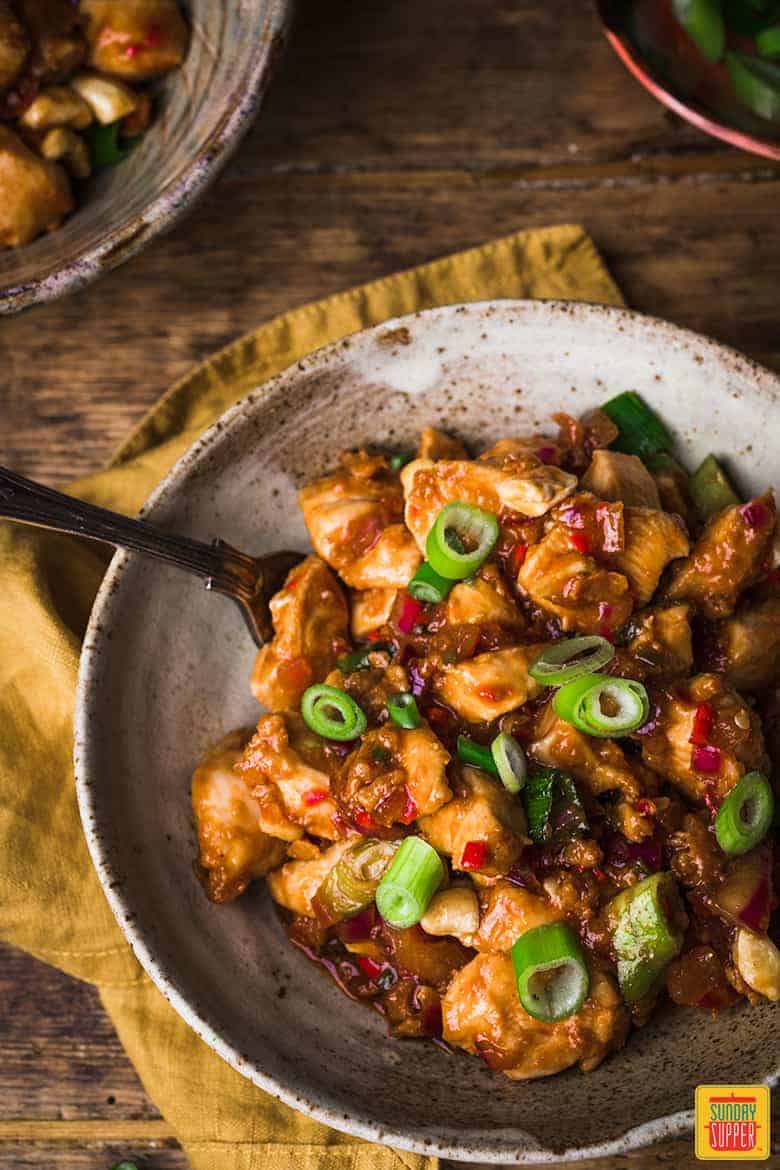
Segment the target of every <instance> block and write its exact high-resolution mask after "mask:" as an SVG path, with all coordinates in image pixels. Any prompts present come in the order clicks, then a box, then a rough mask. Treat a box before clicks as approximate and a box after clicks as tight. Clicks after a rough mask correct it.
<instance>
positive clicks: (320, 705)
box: [301, 683, 368, 741]
mask: <svg viewBox="0 0 780 1170" xmlns="http://www.w3.org/2000/svg"><path fill="white" fill-rule="evenodd" d="M301 715H302V716H303V720H304V723H305V724H306V726H307V727H308V728H309V729H310V730H311V731H316V733H317V735H321V736H323V737H324V738H325V739H338V740H343V741H346V740H350V739H357V737H358V736H359V735H362V734H363V732H364V731H365V730H366V727H367V726H368V723H367V720H366V717H365V715H364V714H363V712H362V711H361V709H360V707H358V705H357V703H356V702H355V700H354V699H353V698H352V696H351V695H347V694H345V692H344V691H340V690H339V689H338V687H329V686H327V684H326V683H317V684H315V686H313V687H307V689H306V690H305V691H304V692H303V698H302V699H301Z"/></svg>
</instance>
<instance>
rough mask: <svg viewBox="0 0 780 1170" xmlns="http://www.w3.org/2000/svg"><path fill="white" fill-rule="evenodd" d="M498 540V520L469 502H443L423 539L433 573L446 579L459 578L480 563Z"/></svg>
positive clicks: (459, 579) (482, 562) (472, 571)
mask: <svg viewBox="0 0 780 1170" xmlns="http://www.w3.org/2000/svg"><path fill="white" fill-rule="evenodd" d="M497 540H498V520H497V519H496V517H495V516H494V515H493V513H492V512H485V511H483V509H482V508H477V507H475V506H474V505H473V504H465V503H463V502H461V501H456V502H455V503H452V504H446V505H445V507H443V508H442V510H441V511H440V512H439V514H438V516H437V517H436V519H435V521H434V523H433V527H432V528H431V530H430V532H429V533H428V539H427V540H426V542H425V555H426V557H427V559H428V563H429V564H430V565H431V568H432V569H433V570H434V572H436V573H438V574H439V575H440V576H442V577H446V578H447V580H448V581H462V580H463V578H464V577H469V576H470V575H471V574H472V573H475V572H476V571H477V569H478V568H479V567H480V565H482V564H484V562H485V561H486V560H487V558H488V557H489V556H490V554H491V552H492V551H493V549H494V547H495V544H496V541H497Z"/></svg>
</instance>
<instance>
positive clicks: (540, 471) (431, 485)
mask: <svg viewBox="0 0 780 1170" xmlns="http://www.w3.org/2000/svg"><path fill="white" fill-rule="evenodd" d="M401 482H402V484H403V487H404V496H405V499H406V508H405V513H404V515H405V518H406V526H407V528H409V530H410V531H411V532H412V534H413V535H414V538H415V540H416V541H417V544H418V546H419V548H420V549H421V551H422V552H423V553H424V552H425V541H426V538H427V536H428V533H429V531H430V530H431V528H432V527H433V522H434V520H435V519H436V517H437V516H438V514H439V512H440V511H441V510H442V508H443V507H444V505H445V504H451V503H453V502H454V501H456V500H459V501H462V502H464V503H466V504H475V505H476V506H477V507H479V508H483V509H484V510H485V511H486V512H492V513H494V514H495V515H496V516H497V515H498V514H499V513H500V512H501V511H502V510H505V509H510V510H511V511H513V512H520V513H522V514H523V515H524V516H543V515H544V514H545V512H549V510H550V508H552V507H554V505H555V504H558V503H560V501H561V500H562V499H564V497H566V496H568V495H570V493H571V492H573V491H574V489H575V487H576V486H577V481H576V479H575V478H574V476H573V475H569V474H568V472H566V471H561V470H560V468H558V467H551V466H548V465H547V464H544V463H542V461H541V460H540V459H537V458H536V456H534V455H513V454H509V455H505V456H503V457H502V458H498V459H480V460H477V461H471V460H465V459H454V460H446V459H441V460H439V461H438V462H437V463H434V462H433V460H431V459H415V460H413V461H412V462H411V463H408V464H407V465H406V467H404V469H403V471H402V472H401Z"/></svg>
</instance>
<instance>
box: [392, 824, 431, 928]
mask: <svg viewBox="0 0 780 1170" xmlns="http://www.w3.org/2000/svg"><path fill="white" fill-rule="evenodd" d="M445 873H446V871H445V869H444V863H443V861H442V859H441V858H440V857H439V855H438V853H437V852H436V850H435V849H434V848H433V846H431V845H429V844H428V842H427V841H424V840H423V838H422V837H406V838H404V840H403V841H402V842H401V844H400V846H399V848H398V852H397V853H396V855H395V857H394V858H393V861H392V863H391V865H390V868H389V869H388V871H387V873H386V874H385V876H384V877H383V878H382V880H381V881H380V883H379V885H378V886H377V891H376V908H377V910H378V911H379V913H380V914H381V915H382V917H383V918H384V920H385V922H389V923H390V925H391V926H396V927H398V928H399V929H401V930H404V929H406V927H408V926H414V925H415V924H416V923H417V922H419V921H420V919H421V918H422V916H423V914H424V913H425V911H426V910H427V909H428V903H429V902H430V900H431V898H432V897H433V895H434V894H435V893H436V891H437V890H438V888H439V886H440V885H441V883H442V882H443V881H444V878H445Z"/></svg>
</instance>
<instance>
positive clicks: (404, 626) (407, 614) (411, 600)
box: [398, 593, 423, 634]
mask: <svg viewBox="0 0 780 1170" xmlns="http://www.w3.org/2000/svg"><path fill="white" fill-rule="evenodd" d="M422 610H423V607H422V603H421V602H419V601H418V600H417V598H416V597H412V595H411V593H404V597H403V601H402V602H401V612H400V614H399V615H398V629H399V630H400V631H401V633H402V634H411V632H412V630H413V629H414V627H415V626H416V625H417V623H418V621H419V620H420V614H421V613H422Z"/></svg>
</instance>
